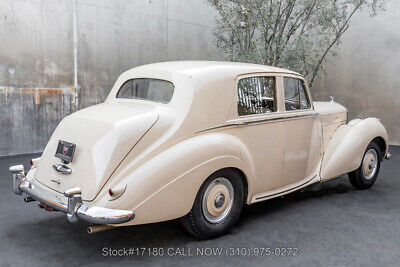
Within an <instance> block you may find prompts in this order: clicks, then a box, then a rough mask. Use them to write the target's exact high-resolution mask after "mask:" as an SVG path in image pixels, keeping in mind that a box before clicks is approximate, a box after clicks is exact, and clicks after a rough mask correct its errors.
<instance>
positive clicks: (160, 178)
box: [93, 133, 254, 225]
mask: <svg viewBox="0 0 400 267" xmlns="http://www.w3.org/2000/svg"><path fill="white" fill-rule="evenodd" d="M241 146H242V143H241V142H240V141H239V140H238V139H237V138H236V137H234V136H232V135H229V134H221V133H212V134H205V135H201V136H197V137H193V138H191V139H188V140H185V141H183V142H181V143H179V144H177V145H175V146H173V147H171V148H170V149H168V150H166V151H164V152H162V153H160V154H159V155H157V156H156V157H154V158H152V159H151V160H150V161H148V162H147V163H145V164H144V165H142V166H141V167H139V168H138V169H136V170H135V171H133V172H132V173H130V174H129V175H127V176H126V177H125V178H123V179H122V180H121V179H118V180H119V181H120V182H119V183H118V184H120V185H121V184H126V185H127V186H126V191H125V193H124V194H123V195H122V196H121V197H119V198H118V199H116V200H112V201H110V200H109V197H108V195H107V190H108V188H110V186H112V185H106V186H105V187H104V189H103V191H102V192H101V193H100V194H99V196H98V198H97V201H96V203H93V205H94V204H95V205H100V206H103V207H107V208H116V209H127V210H133V211H134V212H135V215H136V216H135V219H134V220H132V221H130V222H128V223H126V224H125V225H133V224H144V223H153V222H160V221H166V220H171V219H175V218H179V217H182V216H184V215H186V214H187V213H188V212H189V211H190V209H191V208H192V206H193V203H194V200H195V198H196V195H197V192H198V191H199V189H200V187H201V185H202V184H203V182H204V181H205V180H206V179H207V177H209V176H210V175H211V174H212V173H214V172H215V171H217V170H220V169H223V168H237V169H239V170H241V171H242V172H243V173H244V174H245V176H246V177H248V176H252V175H253V173H254V172H253V171H252V169H251V167H249V166H251V165H250V162H249V161H247V162H246V161H245V160H242V158H241V154H242V153H243V152H242V149H243V148H242V147H241ZM246 181H247V184H248V188H249V191H250V190H251V187H252V183H251V182H250V179H247V180H246ZM116 186H118V185H116Z"/></svg>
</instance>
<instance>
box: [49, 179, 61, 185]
mask: <svg viewBox="0 0 400 267" xmlns="http://www.w3.org/2000/svg"><path fill="white" fill-rule="evenodd" d="M50 181H51V182H53V183H56V184H61V180H59V179H51V180H50Z"/></svg>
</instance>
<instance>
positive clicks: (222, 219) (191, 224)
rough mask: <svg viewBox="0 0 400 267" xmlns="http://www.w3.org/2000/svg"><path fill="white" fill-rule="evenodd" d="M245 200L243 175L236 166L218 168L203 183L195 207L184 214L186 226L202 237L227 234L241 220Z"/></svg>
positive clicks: (188, 229)
mask: <svg viewBox="0 0 400 267" xmlns="http://www.w3.org/2000/svg"><path fill="white" fill-rule="evenodd" d="M243 202H244V186H243V181H242V178H241V177H240V175H239V174H238V173H237V172H235V171H234V170H232V169H223V170H220V171H217V172H215V173H214V174H212V175H211V176H210V177H208V178H207V180H206V181H205V182H204V183H203V185H202V186H201V187H200V190H199V192H198V193H197V196H196V199H195V202H194V204H193V207H192V210H191V211H190V212H189V213H188V214H187V215H186V216H185V217H183V218H182V224H183V226H184V227H185V228H186V230H187V231H188V232H189V233H190V234H192V235H194V236H196V237H198V238H201V239H209V238H214V237H217V236H220V235H223V234H225V233H226V232H228V231H229V230H230V228H231V227H232V226H233V225H234V224H235V223H236V222H237V220H238V218H239V216H240V212H241V210H242V207H243Z"/></svg>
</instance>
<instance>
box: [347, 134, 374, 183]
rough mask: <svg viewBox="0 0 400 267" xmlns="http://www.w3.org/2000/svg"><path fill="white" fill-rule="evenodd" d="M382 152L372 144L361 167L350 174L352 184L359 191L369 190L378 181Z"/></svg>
mask: <svg viewBox="0 0 400 267" xmlns="http://www.w3.org/2000/svg"><path fill="white" fill-rule="evenodd" d="M381 155H382V154H381V151H380V149H379V146H378V145H377V144H376V143H374V142H372V143H370V144H369V145H368V147H367V149H366V151H365V153H364V157H363V159H362V161H361V166H360V167H359V168H358V169H357V170H355V171H352V172H350V173H349V180H350V183H351V184H352V185H353V186H354V187H355V188H357V189H368V188H370V187H371V186H372V185H373V184H374V183H375V181H376V178H377V177H378V174H379V169H380V166H381Z"/></svg>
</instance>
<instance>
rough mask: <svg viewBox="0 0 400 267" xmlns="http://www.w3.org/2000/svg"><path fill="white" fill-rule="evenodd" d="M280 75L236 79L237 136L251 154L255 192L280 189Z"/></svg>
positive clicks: (282, 141)
mask: <svg viewBox="0 0 400 267" xmlns="http://www.w3.org/2000/svg"><path fill="white" fill-rule="evenodd" d="M277 84H281V83H277V77H275V76H260V75H259V76H254V75H253V76H251V75H250V76H245V77H241V78H240V79H239V80H238V82H237V95H238V98H237V112H238V119H237V120H236V122H238V123H239V125H240V126H239V127H237V128H235V135H236V136H237V137H238V138H239V139H240V140H241V141H242V142H243V143H244V144H245V146H246V147H247V149H248V153H249V154H250V155H251V158H252V161H253V165H254V171H255V176H256V177H255V182H254V184H253V188H254V189H255V192H254V193H260V192H264V191H267V190H270V189H275V188H279V187H280V186H281V183H282V177H283V155H284V139H283V137H284V136H283V130H284V121H283V120H282V119H278V118H280V117H282V115H283V113H281V112H279V111H278V103H277V94H276V92H277V90H276V89H277V88H276V87H277Z"/></svg>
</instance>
